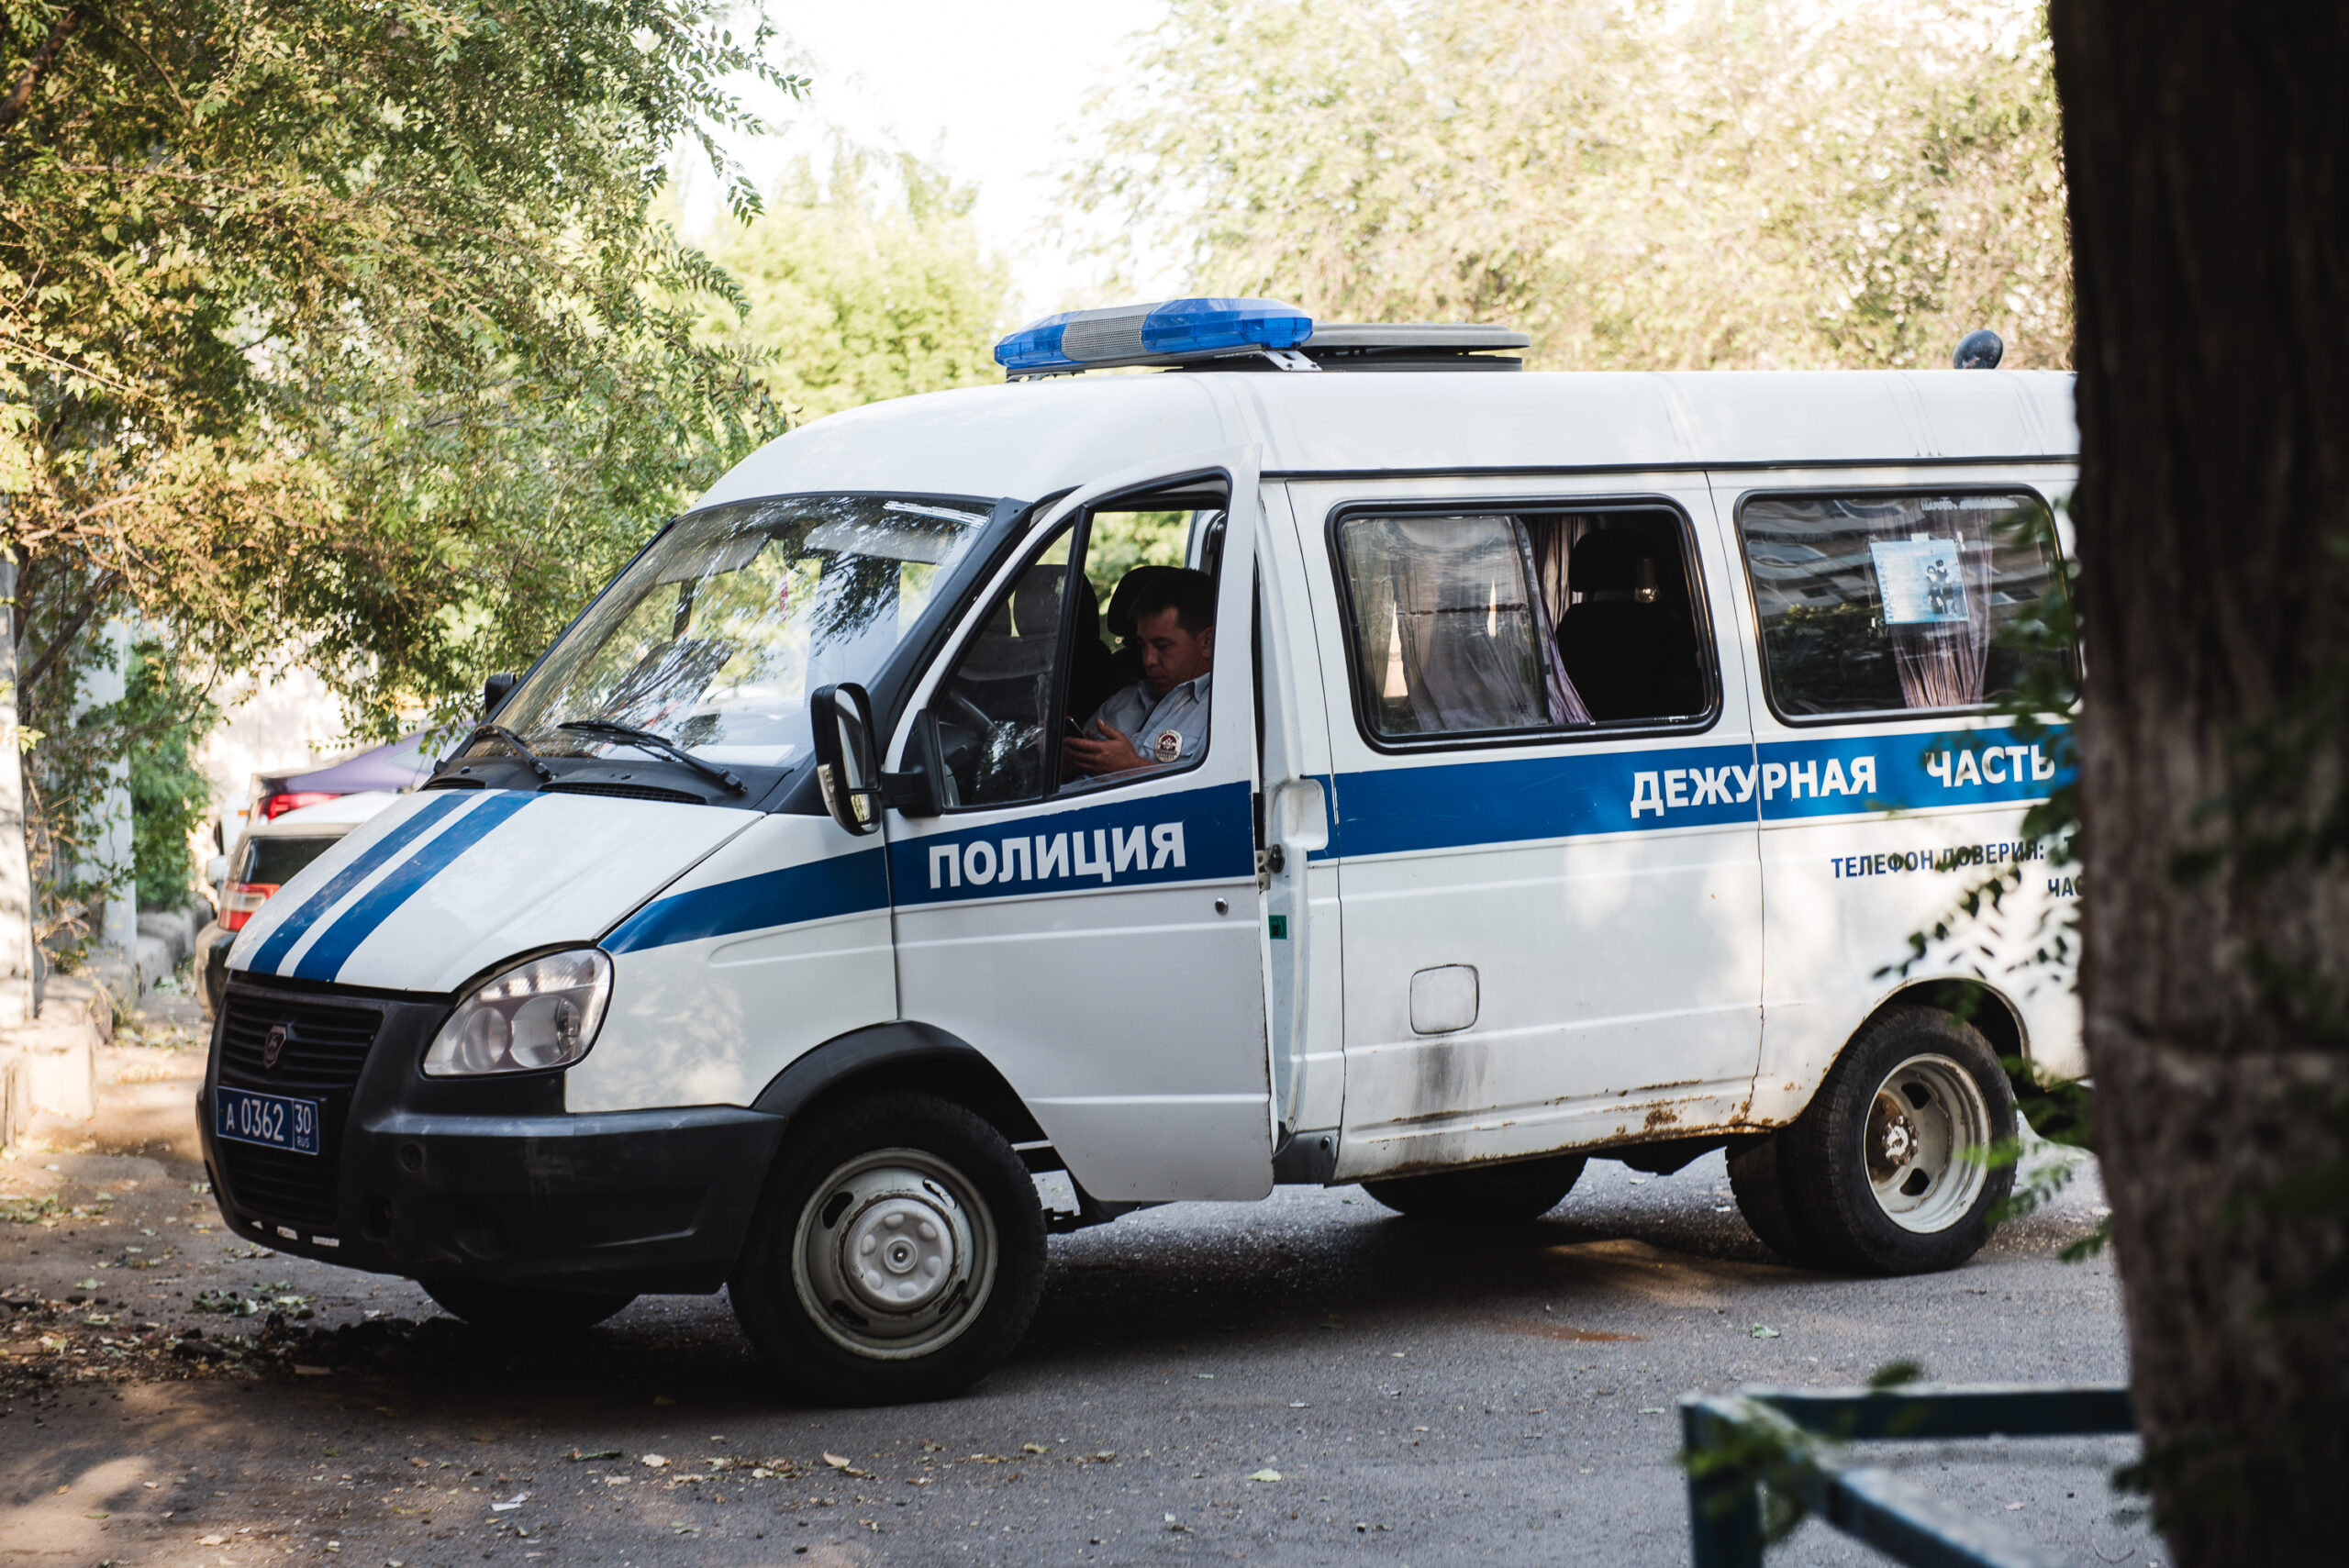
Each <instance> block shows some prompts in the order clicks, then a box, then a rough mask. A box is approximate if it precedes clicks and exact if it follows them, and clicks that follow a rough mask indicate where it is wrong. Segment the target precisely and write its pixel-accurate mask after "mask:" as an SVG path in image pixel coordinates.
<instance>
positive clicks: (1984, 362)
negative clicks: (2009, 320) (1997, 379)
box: [1950, 327, 2007, 371]
mask: <svg viewBox="0 0 2349 1568" xmlns="http://www.w3.org/2000/svg"><path fill="white" fill-rule="evenodd" d="M2006 357H2007V345H2006V340H2005V339H2002V338H2000V337H1999V336H1998V334H1997V333H1996V332H1993V331H1991V330H1990V329H1989V328H1987V327H1977V328H1975V329H1974V330H1973V331H1971V332H1968V333H1967V334H1966V335H1965V337H1963V338H1960V339H1958V340H1957V352H1956V353H1954V354H1952V355H1951V356H1950V364H1951V366H1952V367H1953V368H1954V369H1957V370H1962V371H1994V370H1997V369H1998V361H2000V360H2003V359H2005V358H2006Z"/></svg>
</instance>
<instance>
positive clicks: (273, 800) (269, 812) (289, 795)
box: [261, 789, 335, 822]
mask: <svg viewBox="0 0 2349 1568" xmlns="http://www.w3.org/2000/svg"><path fill="white" fill-rule="evenodd" d="M334 798H335V792H334V791H332V790H330V789H325V790H320V789H297V790H280V791H279V792H278V793H277V794H275V795H271V796H269V797H268V798H267V799H265V800H263V801H262V803H261V819H262V821H264V822H274V821H276V820H277V819H278V818H279V817H283V816H284V815H285V814H286V813H287V812H289V811H297V810H299V809H301V808H302V807H303V806H317V805H318V804H320V803H321V802H324V801H328V800H332V799H334Z"/></svg>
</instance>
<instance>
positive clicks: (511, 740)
mask: <svg viewBox="0 0 2349 1568" xmlns="http://www.w3.org/2000/svg"><path fill="white" fill-rule="evenodd" d="M484 735H486V736H488V737H489V738H490V739H491V740H503V741H505V742H506V743H507V745H508V746H511V747H513V748H514V750H515V751H519V752H520V753H521V754H522V761H524V762H528V763H529V764H530V771H531V772H532V773H536V774H538V775H539V777H540V778H542V779H551V778H552V777H554V770H553V769H552V768H550V767H548V766H547V764H546V761H545V759H543V758H542V757H540V755H539V754H538V753H537V752H536V751H531V750H530V745H529V741H527V740H523V739H522V738H521V737H520V736H519V735H517V734H515V733H514V732H513V731H512V730H510V729H508V728H506V726H504V725H502V724H476V725H474V726H473V733H472V734H471V735H468V736H466V737H465V746H470V745H472V744H473V742H474V741H476V740H480V739H481V738H482V737H483V736H484ZM465 746H460V747H458V748H457V754H458V755H459V756H462V755H464V751H465Z"/></svg>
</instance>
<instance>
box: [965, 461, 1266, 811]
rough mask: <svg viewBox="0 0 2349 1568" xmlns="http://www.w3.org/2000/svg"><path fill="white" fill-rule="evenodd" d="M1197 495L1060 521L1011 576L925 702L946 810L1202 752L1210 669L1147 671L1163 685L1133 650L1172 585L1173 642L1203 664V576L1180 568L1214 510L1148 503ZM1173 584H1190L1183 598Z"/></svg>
mask: <svg viewBox="0 0 2349 1568" xmlns="http://www.w3.org/2000/svg"><path fill="white" fill-rule="evenodd" d="M1202 498H1205V497H1199V496H1195V495H1192V494H1190V493H1187V492H1186V493H1179V494H1176V495H1169V496H1143V497H1137V498H1135V499H1134V500H1133V501H1131V502H1129V503H1126V504H1123V505H1120V506H1110V507H1104V508H1101V509H1099V510H1097V511H1095V512H1093V513H1091V514H1089V515H1088V516H1087V517H1085V519H1084V520H1083V523H1082V526H1081V527H1078V526H1074V525H1072V526H1071V527H1067V528H1063V529H1061V530H1060V532H1059V533H1058V534H1057V535H1055V536H1054V538H1053V539H1052V543H1051V544H1050V545H1049V546H1047V547H1046V548H1045V550H1043V551H1042V553H1041V554H1040V555H1038V556H1037V557H1036V558H1035V559H1034V560H1033V561H1031V562H1030V563H1029V564H1028V565H1027V566H1026V567H1024V568H1023V569H1021V571H1020V573H1019V575H1018V576H1017V577H1015V578H1014V579H1013V580H1012V584H1011V586H1010V587H1009V588H1008V590H1007V591H1006V592H1005V593H1004V595H1002V596H1001V597H1000V598H999V599H997V600H996V603H995V605H994V606H992V607H991V608H990V609H989V610H988V612H987V615H986V617H985V620H984V621H983V622H982V623H981V626H980V628H979V630H978V632H977V634H976V635H975V636H974V637H973V638H972V639H971V640H970V642H969V643H967V644H966V645H965V646H964V647H963V651H962V655H961V657H960V658H959V659H958V660H957V661H956V662H955V664H954V668H953V670H952V673H950V674H949V675H948V676H947V677H946V679H945V680H944V681H943V682H941V684H940V685H939V687H938V690H937V694H936V695H935V696H934V697H933V698H932V700H931V703H930V712H931V714H932V715H933V716H934V717H935V718H936V720H937V723H938V738H939V742H940V745H941V750H942V751H943V755H944V760H945V763H946V771H947V773H948V774H949V775H950V782H951V788H950V790H949V792H948V800H949V804H951V805H952V806H1010V805H1018V804H1019V803H1021V802H1024V801H1030V800H1040V799H1041V798H1043V797H1044V796H1045V795H1052V794H1055V793H1061V792H1067V791H1074V790H1092V789H1097V788H1102V787H1105V786H1109V785H1114V784H1118V783H1120V782H1124V781H1127V780H1130V779H1133V778H1137V777H1141V776H1146V775H1148V774H1149V773H1163V772H1165V771H1168V770H1170V769H1175V768H1182V767H1189V766H1192V765H1194V764H1196V763H1197V762H1198V761H1199V760H1200V758H1201V756H1203V755H1204V753H1205V747H1206V740H1207V721H1208V708H1209V704H1210V702H1211V700H1212V699H1211V695H1210V694H1211V690H1212V680H1211V675H1212V670H1211V668H1210V667H1209V665H1208V663H1201V664H1199V666H1198V667H1197V668H1191V667H1190V666H1189V665H1187V664H1185V665H1183V666H1182V668H1180V669H1179V670H1176V671H1175V673H1168V667H1167V666H1165V665H1164V664H1163V662H1162V664H1161V666H1160V667H1159V668H1158V670H1157V673H1158V674H1163V675H1165V676H1166V678H1167V680H1168V682H1169V683H1171V684H1169V686H1168V688H1167V689H1165V690H1161V689H1160V688H1159V685H1158V684H1155V677H1154V676H1153V674H1152V669H1151V668H1150V667H1149V664H1148V660H1149V657H1150V655H1149V654H1148V653H1147V652H1146V651H1145V647H1144V644H1145V643H1146V642H1148V641H1149V640H1150V639H1151V637H1152V636H1157V635H1160V634H1162V633H1163V631H1164V629H1165V628H1163V627H1160V626H1158V625H1156V623H1155V622H1153V623H1152V625H1149V626H1145V625H1141V624H1138V619H1139V620H1150V619H1151V617H1152V616H1153V615H1156V614H1157V613H1159V611H1161V610H1164V609H1166V608H1167V607H1169V606H1167V605H1164V604H1162V603H1161V601H1162V600H1166V599H1167V598H1168V597H1169V595H1170V593H1171V594H1172V596H1173V597H1174V598H1176V599H1181V600H1182V601H1183V603H1184V604H1185V605H1186V606H1187V607H1186V608H1183V609H1180V610H1178V611H1176V612H1175V614H1176V616H1177V618H1178V620H1180V621H1182V622H1184V623H1186V625H1185V626H1184V627H1178V628H1176V629H1178V630H1183V631H1185V635H1184V637H1183V638H1181V639H1177V640H1179V641H1181V642H1183V643H1185V644H1186V646H1189V647H1190V648H1191V650H1192V651H1193V652H1194V653H1195V654H1198V655H1200V656H1201V657H1202V658H1207V659H1208V660H1210V661H1211V650H1212V630H1211V628H1212V625H1213V622H1214V615H1215V609H1214V605H1215V587H1214V577H1213V573H1212V572H1206V573H1202V572H1199V571H1186V570H1184V569H1183V567H1182V564H1181V563H1182V561H1183V557H1184V550H1185V545H1186V540H1188V539H1192V538H1193V537H1195V536H1196V535H1198V534H1200V533H1202V532H1208V533H1209V534H1210V536H1211V535H1212V530H1213V529H1214V528H1215V527H1216V525H1217V524H1219V522H1220V520H1221V518H1222V516H1223V514H1222V512H1221V510H1220V509H1214V510H1209V509H1205V508H1196V507H1194V508H1178V507H1171V506H1163V505H1155V504H1154V503H1157V502H1161V501H1168V500H1172V501H1186V500H1193V499H1202ZM1073 553H1074V557H1075V561H1074V567H1073V566H1072V562H1071V557H1072V554H1073ZM1174 580H1188V582H1187V587H1188V595H1187V596H1186V595H1185V594H1184V593H1183V592H1181V591H1178V590H1180V589H1181V588H1182V587H1183V586H1184V584H1181V583H1180V582H1178V581H1174ZM1065 593H1074V595H1075V602H1074V604H1068V603H1066V601H1065V599H1064V597H1063V595H1064V594H1065ZM1105 605H1106V606H1107V610H1106V613H1105V610H1104V606H1105ZM1152 606H1158V609H1157V610H1153V609H1152ZM1195 621H1196V622H1197V623H1199V624H1198V625H1197V627H1189V626H1188V625H1187V623H1190V622H1195ZM1064 628H1065V630H1064ZM1105 631H1107V632H1108V636H1109V637H1113V638H1115V639H1117V640H1116V644H1115V645H1114V646H1113V645H1112V643H1111V642H1110V641H1108V640H1107V639H1105V637H1104V633H1105ZM1162 655H1163V651H1162ZM1104 726H1109V727H1116V732H1117V735H1119V736H1122V737H1124V739H1123V740H1118V741H1117V743H1116V744H1115V745H1114V746H1110V747H1108V750H1107V751H1106V752H1105V751H1104V750H1103V747H1102V743H1103V742H1105V741H1107V740H1111V739H1113V738H1112V737H1110V736H1108V735H1107V734H1105V733H1104V731H1103V728H1102V727H1104ZM1144 748H1147V750H1144Z"/></svg>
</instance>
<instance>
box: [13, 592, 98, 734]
mask: <svg viewBox="0 0 2349 1568" xmlns="http://www.w3.org/2000/svg"><path fill="white" fill-rule="evenodd" d="M117 581H119V579H118V578H117V576H116V575H115V573H112V572H101V573H98V575H97V577H96V579H95V581H93V582H92V583H91V584H90V591H89V593H88V595H86V596H85V597H84V598H83V600H82V607H81V608H80V609H78V610H75V611H74V612H73V614H72V616H71V617H68V619H67V620H66V622H65V625H64V627H63V628H61V630H60V631H59V632H58V634H57V635H56V636H55V637H54V638H51V639H50V644H49V646H48V647H47V648H44V649H42V650H41V651H40V657H39V658H38V659H36V660H34V661H33V662H32V665H31V667H30V668H28V670H26V671H25V673H23V674H21V675H19V676H17V702H18V703H19V704H20V705H24V704H29V702H30V701H31V698H32V694H33V691H34V688H35V687H37V686H38V685H39V684H40V678H41V677H42V676H43V675H46V674H48V673H49V670H50V665H52V664H54V663H56V662H57V661H58V659H59V658H60V657H61V655H63V653H64V652H65V651H66V649H68V648H70V647H72V643H73V639H75V638H77V637H79V636H81V635H82V628H83V627H85V626H88V625H89V624H90V617H92V616H95V615H96V614H97V613H98V606H100V605H102V604H104V603H105V602H106V590H107V589H108V588H111V587H113V586H114V584H116V583H117ZM21 711H22V712H24V713H29V712H31V711H32V710H31V708H30V707H29V706H24V707H22V709H21Z"/></svg>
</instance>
